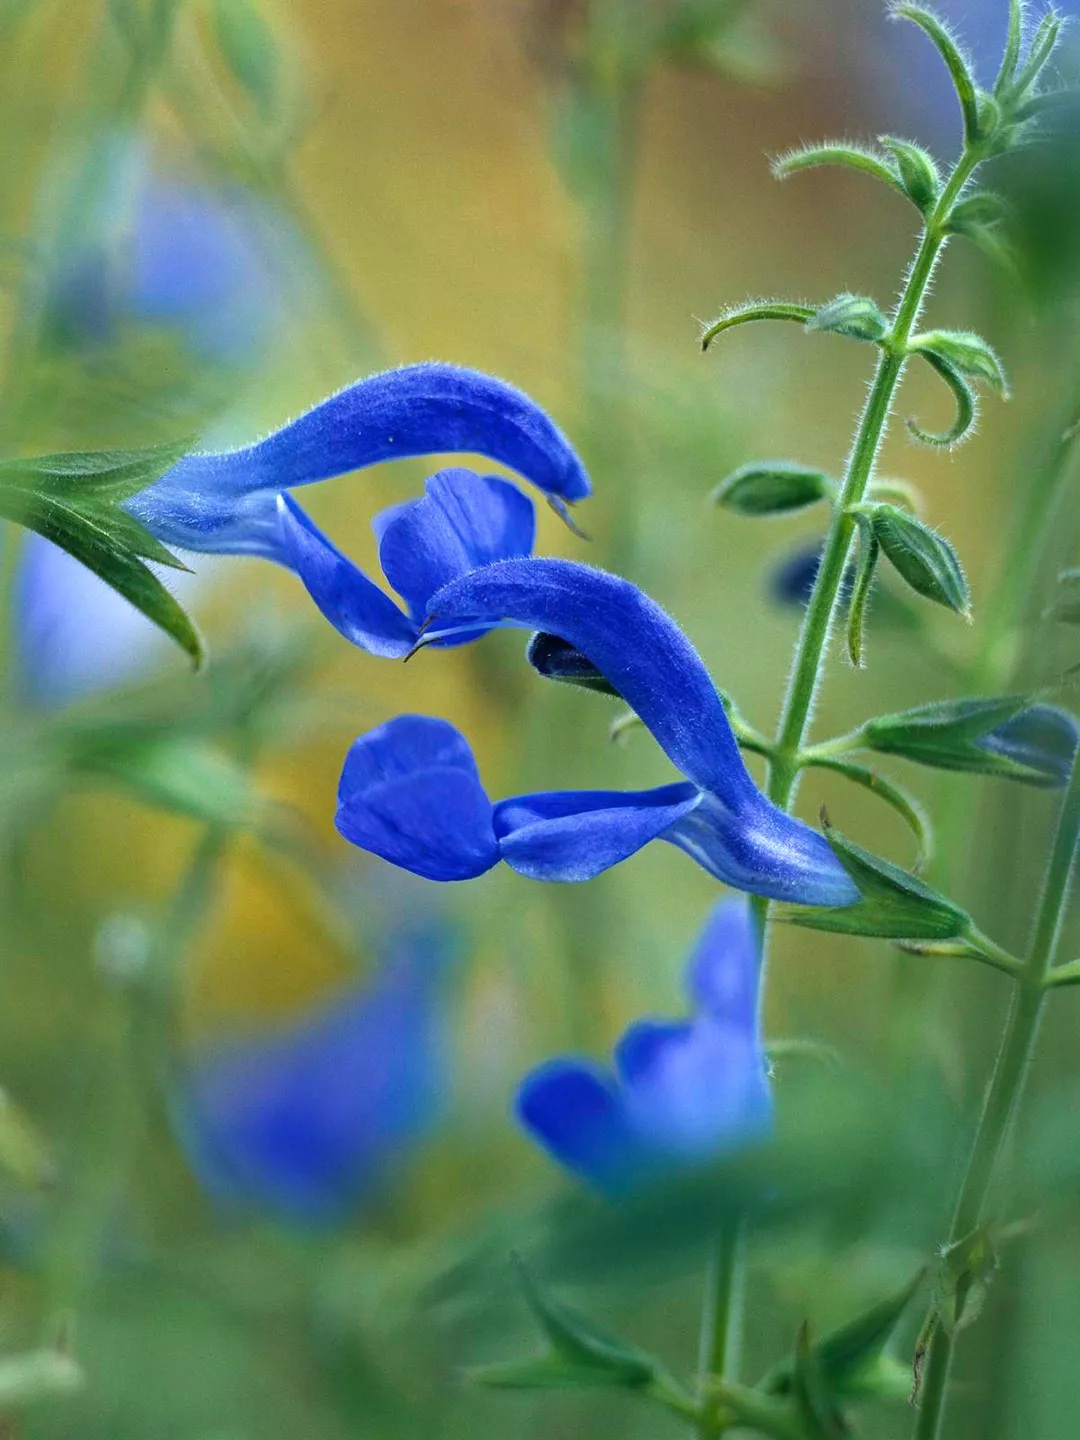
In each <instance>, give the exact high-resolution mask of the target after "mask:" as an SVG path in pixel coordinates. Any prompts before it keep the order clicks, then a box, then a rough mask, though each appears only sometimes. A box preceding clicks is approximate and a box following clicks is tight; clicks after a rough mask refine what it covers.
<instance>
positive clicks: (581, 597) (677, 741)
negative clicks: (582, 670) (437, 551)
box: [431, 559, 756, 798]
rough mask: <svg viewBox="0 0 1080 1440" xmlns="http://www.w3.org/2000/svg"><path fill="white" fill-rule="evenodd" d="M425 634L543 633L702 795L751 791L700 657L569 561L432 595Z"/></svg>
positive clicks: (489, 571) (467, 580) (596, 573)
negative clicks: (476, 620)
mask: <svg viewBox="0 0 1080 1440" xmlns="http://www.w3.org/2000/svg"><path fill="white" fill-rule="evenodd" d="M431 613H432V615H434V617H435V624H434V626H433V629H434V630H435V632H436V633H438V632H439V631H441V629H442V627H443V625H444V623H447V624H453V623H462V622H465V621H468V620H470V619H472V618H473V617H475V616H481V617H496V616H497V617H499V618H501V619H502V620H503V621H504V622H505V623H507V624H511V625H516V626H520V627H522V628H524V629H528V630H544V631H547V632H549V633H550V634H553V635H557V636H558V637H559V638H560V639H562V640H565V641H568V642H569V643H570V644H571V645H572V646H574V648H575V649H576V650H579V651H581V653H582V654H583V655H585V656H586V657H587V658H588V659H589V660H590V661H591V662H592V663H593V665H595V666H596V668H597V669H598V670H599V671H600V672H601V674H602V675H604V676H605V678H606V679H607V680H609V681H610V682H611V684H612V685H613V686H614V687H615V689H616V690H617V691H618V692H619V694H620V695H621V696H622V697H623V699H624V700H625V701H626V703H627V704H628V705H629V706H630V707H631V709H632V710H634V711H635V712H636V713H637V714H638V715H639V716H640V718H641V719H642V720H643V721H644V723H645V724H646V725H647V726H648V727H649V729H650V730H651V731H652V733H653V735H655V737H656V739H657V740H658V741H659V743H660V745H661V746H662V747H663V749H664V750H665V751H666V752H667V755H668V757H669V758H670V759H671V760H672V761H673V762H674V764H675V765H676V766H678V768H679V769H680V770H681V771H682V773H683V774H684V775H685V776H686V777H687V778H688V779H690V780H693V781H694V783H695V784H696V785H698V786H699V787H700V788H701V789H702V790H714V791H716V792H718V793H719V794H722V795H728V796H731V797H732V798H735V797H737V796H741V795H743V794H749V793H751V792H754V793H756V792H755V787H754V782H753V781H752V780H751V778H750V775H749V772H748V771H747V769H746V766H745V765H744V764H743V762H742V756H741V755H740V754H739V747H738V745H737V744H736V742H735V737H734V735H733V734H732V731H731V726H730V724H729V723H728V718H727V716H726V714H725V713H724V706H723V703H722V702H721V699H720V696H719V694H718V693H717V690H716V687H715V685H714V684H713V682H712V680H711V679H710V677H709V672H708V671H707V670H706V669H705V666H704V664H703V663H702V660H701V657H700V656H699V655H698V653H697V651H696V650H695V649H694V647H693V646H692V645H691V644H690V641H689V640H688V639H687V638H686V636H685V635H684V634H683V633H682V631H681V630H680V629H679V627H678V626H677V625H676V624H675V622H674V620H672V619H671V617H670V616H668V615H666V614H665V613H664V611H663V610H661V608H660V606H659V605H657V604H656V603H655V602H654V601H653V600H650V599H649V597H648V596H647V595H646V594H645V593H644V592H643V591H641V590H639V589H638V588H637V586H636V585H632V584H631V583H630V582H629V581H628V580H623V579H620V578H619V577H618V576H617V575H609V574H607V573H606V572H605V571H603V570H595V569H593V568H592V567H591V566H589V565H579V564H577V563H575V562H574V561H571V560H552V559H534V560H507V561H504V562H502V563H501V564H496V565H490V566H488V567H487V568H486V569H484V570H477V571H474V572H473V573H472V574H470V575H466V576H463V577H462V578H461V579H460V580H455V581H452V582H451V583H450V584H449V585H447V586H446V587H445V588H444V589H442V590H440V591H439V592H438V593H437V594H435V595H433V596H432V599H431Z"/></svg>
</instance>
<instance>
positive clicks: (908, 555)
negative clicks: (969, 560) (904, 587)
mask: <svg viewBox="0 0 1080 1440" xmlns="http://www.w3.org/2000/svg"><path fill="white" fill-rule="evenodd" d="M850 513H851V514H853V515H855V516H856V518H857V519H858V520H859V522H860V524H861V525H863V526H865V525H869V526H870V527H871V528H872V530H873V535H874V539H875V540H876V541H877V543H878V544H879V545H880V546H881V550H882V553H883V554H884V555H885V557H886V559H887V560H888V561H889V563H890V564H891V565H892V566H893V568H894V569H895V570H896V572H897V574H898V575H900V576H902V577H903V579H904V580H906V581H907V583H908V584H909V585H910V586H911V588H912V589H913V590H914V591H915V592H916V594H918V595H922V596H924V597H925V598H926V599H927V600H933V601H934V602H935V603H936V604H938V605H944V606H946V607H947V608H948V609H950V610H955V611H956V612H957V613H958V614H960V615H963V616H965V617H966V618H967V617H970V613H971V596H970V593H969V591H968V584H967V580H966V578H965V576H964V572H963V570H962V568H961V566H960V561H959V559H958V558H957V555H956V551H955V550H954V549H953V548H952V546H951V545H950V544H949V542H948V541H947V540H945V539H943V538H942V537H941V536H940V535H938V534H937V533H936V532H935V531H933V530H931V529H930V527H929V526H928V525H924V524H923V522H922V521H921V520H919V519H917V518H916V517H915V516H914V515H909V514H908V513H907V511H906V510H900V509H898V508H897V506H895V505H888V504H886V503H885V502H884V501H867V502H865V503H864V504H862V505H853V506H852V507H851V511H850Z"/></svg>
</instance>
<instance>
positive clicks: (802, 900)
mask: <svg viewBox="0 0 1080 1440" xmlns="http://www.w3.org/2000/svg"><path fill="white" fill-rule="evenodd" d="M755 794H756V799H751V800H750V801H749V802H744V803H743V804H742V805H741V806H740V808H739V809H738V810H737V811H736V810H731V809H729V808H728V807H727V806H725V805H724V804H722V803H721V802H720V801H719V800H717V799H716V798H715V797H714V796H712V795H706V796H705V797H704V798H703V800H702V803H701V804H700V805H699V806H698V807H697V809H696V810H694V811H693V812H692V813H691V814H690V815H687V816H686V817H685V818H684V819H682V820H680V821H678V822H677V823H676V824H675V825H673V826H672V827H671V829H670V830H668V831H667V832H666V833H665V834H664V836H663V837H662V838H663V839H665V840H669V841H670V842H671V844H673V845H677V846H678V848H679V849H680V850H683V851H685V853H686V854H687V855H689V856H690V857H691V858H692V859H694V860H696V861H697V863H698V864H699V865H700V866H701V867H702V868H703V869H704V870H707V871H708V872H709V874H710V875H714V876H715V877H716V879H717V880H722V881H723V882H724V884H725V885H731V886H733V887H734V889H736V890H748V891H749V892H750V894H752V895H763V896H765V897H766V899H769V900H787V901H789V902H790V903H792V904H796V905H853V904H854V903H855V902H856V900H858V898H859V891H858V888H857V887H856V885H855V883H854V881H853V880H852V879H851V877H850V876H849V875H848V873H847V871H846V870H845V869H844V868H843V866H842V865H841V864H840V862H839V861H838V860H837V858H836V856H835V855H834V854H833V852H832V850H831V849H830V848H829V844H828V842H827V841H826V840H825V838H824V837H823V836H821V835H819V834H818V833H817V832H816V831H815V830H811V829H810V827H809V826H808V825H804V824H803V823H802V821H801V820H794V819H792V818H791V816H789V815H784V814H783V813H782V812H781V811H779V810H777V808H776V807H775V805H770V803H769V802H768V800H766V799H765V797H764V795H760V794H757V793H756V792H755Z"/></svg>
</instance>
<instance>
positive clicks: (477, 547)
mask: <svg viewBox="0 0 1080 1440" xmlns="http://www.w3.org/2000/svg"><path fill="white" fill-rule="evenodd" d="M424 489H425V493H424V495H423V496H422V497H421V498H420V499H419V500H414V501H413V502H412V503H411V504H406V505H400V506H395V507H394V509H393V511H392V512H391V514H390V516H389V517H387V518H385V519H384V521H383V523H381V524H379V525H378V527H377V528H378V533H379V560H380V562H381V564H382V568H383V574H384V575H385V576H386V578H387V580H389V582H390V584H391V585H392V586H393V587H394V589H395V590H396V591H397V593H398V594H399V595H400V596H401V598H402V599H403V600H404V601H405V603H406V604H407V605H408V606H409V609H410V610H411V612H412V616H413V619H414V620H416V621H417V622H418V623H419V622H422V621H423V620H424V619H426V617H427V609H428V601H429V600H430V599H431V597H432V595H434V593H435V591H436V590H439V589H441V587H442V586H443V585H446V584H448V583H449V582H450V581H451V580H456V579H457V578H458V577H459V576H460V575H467V574H468V573H469V571H470V570H475V569H476V568H477V567H478V566H481V565H490V564H492V563H493V562H494V561H496V560H513V559H518V558H520V557H523V556H526V555H531V554H532V549H533V545H534V543H535V541H536V511H535V509H534V507H533V503H532V501H531V500H530V499H529V497H528V496H527V495H524V494H522V492H521V491H520V490H519V489H518V488H517V486H516V485H512V484H511V483H510V482H509V481H508V480H500V479H499V478H498V476H495V475H476V474H474V472H473V471H471V470H460V469H458V470H440V471H439V473H438V474H437V475H432V476H431V478H430V479H429V480H428V482H427V484H426V486H425V487H424Z"/></svg>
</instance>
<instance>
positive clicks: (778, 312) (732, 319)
mask: <svg viewBox="0 0 1080 1440" xmlns="http://www.w3.org/2000/svg"><path fill="white" fill-rule="evenodd" d="M813 315H814V307H813V306H812V305H794V304H789V303H788V302H786V301H783V300H755V301H752V302H751V303H750V304H748V305H740V306H737V307H736V308H734V309H732V310H726V311H725V312H724V314H723V315H721V316H719V317H718V318H717V319H716V320H714V321H712V323H711V324H709V325H706V326H705V327H704V329H703V330H702V333H701V348H702V350H707V349H708V348H709V346H710V345H711V344H712V342H713V341H714V340H715V339H716V337H717V335H722V334H723V332H724V331H725V330H733V329H734V328H735V326H736V325H749V324H751V323H753V322H754V321H756V320H793V321H794V322H795V323H796V324H798V325H805V324H806V323H807V321H808V320H810V319H812V318H813Z"/></svg>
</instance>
